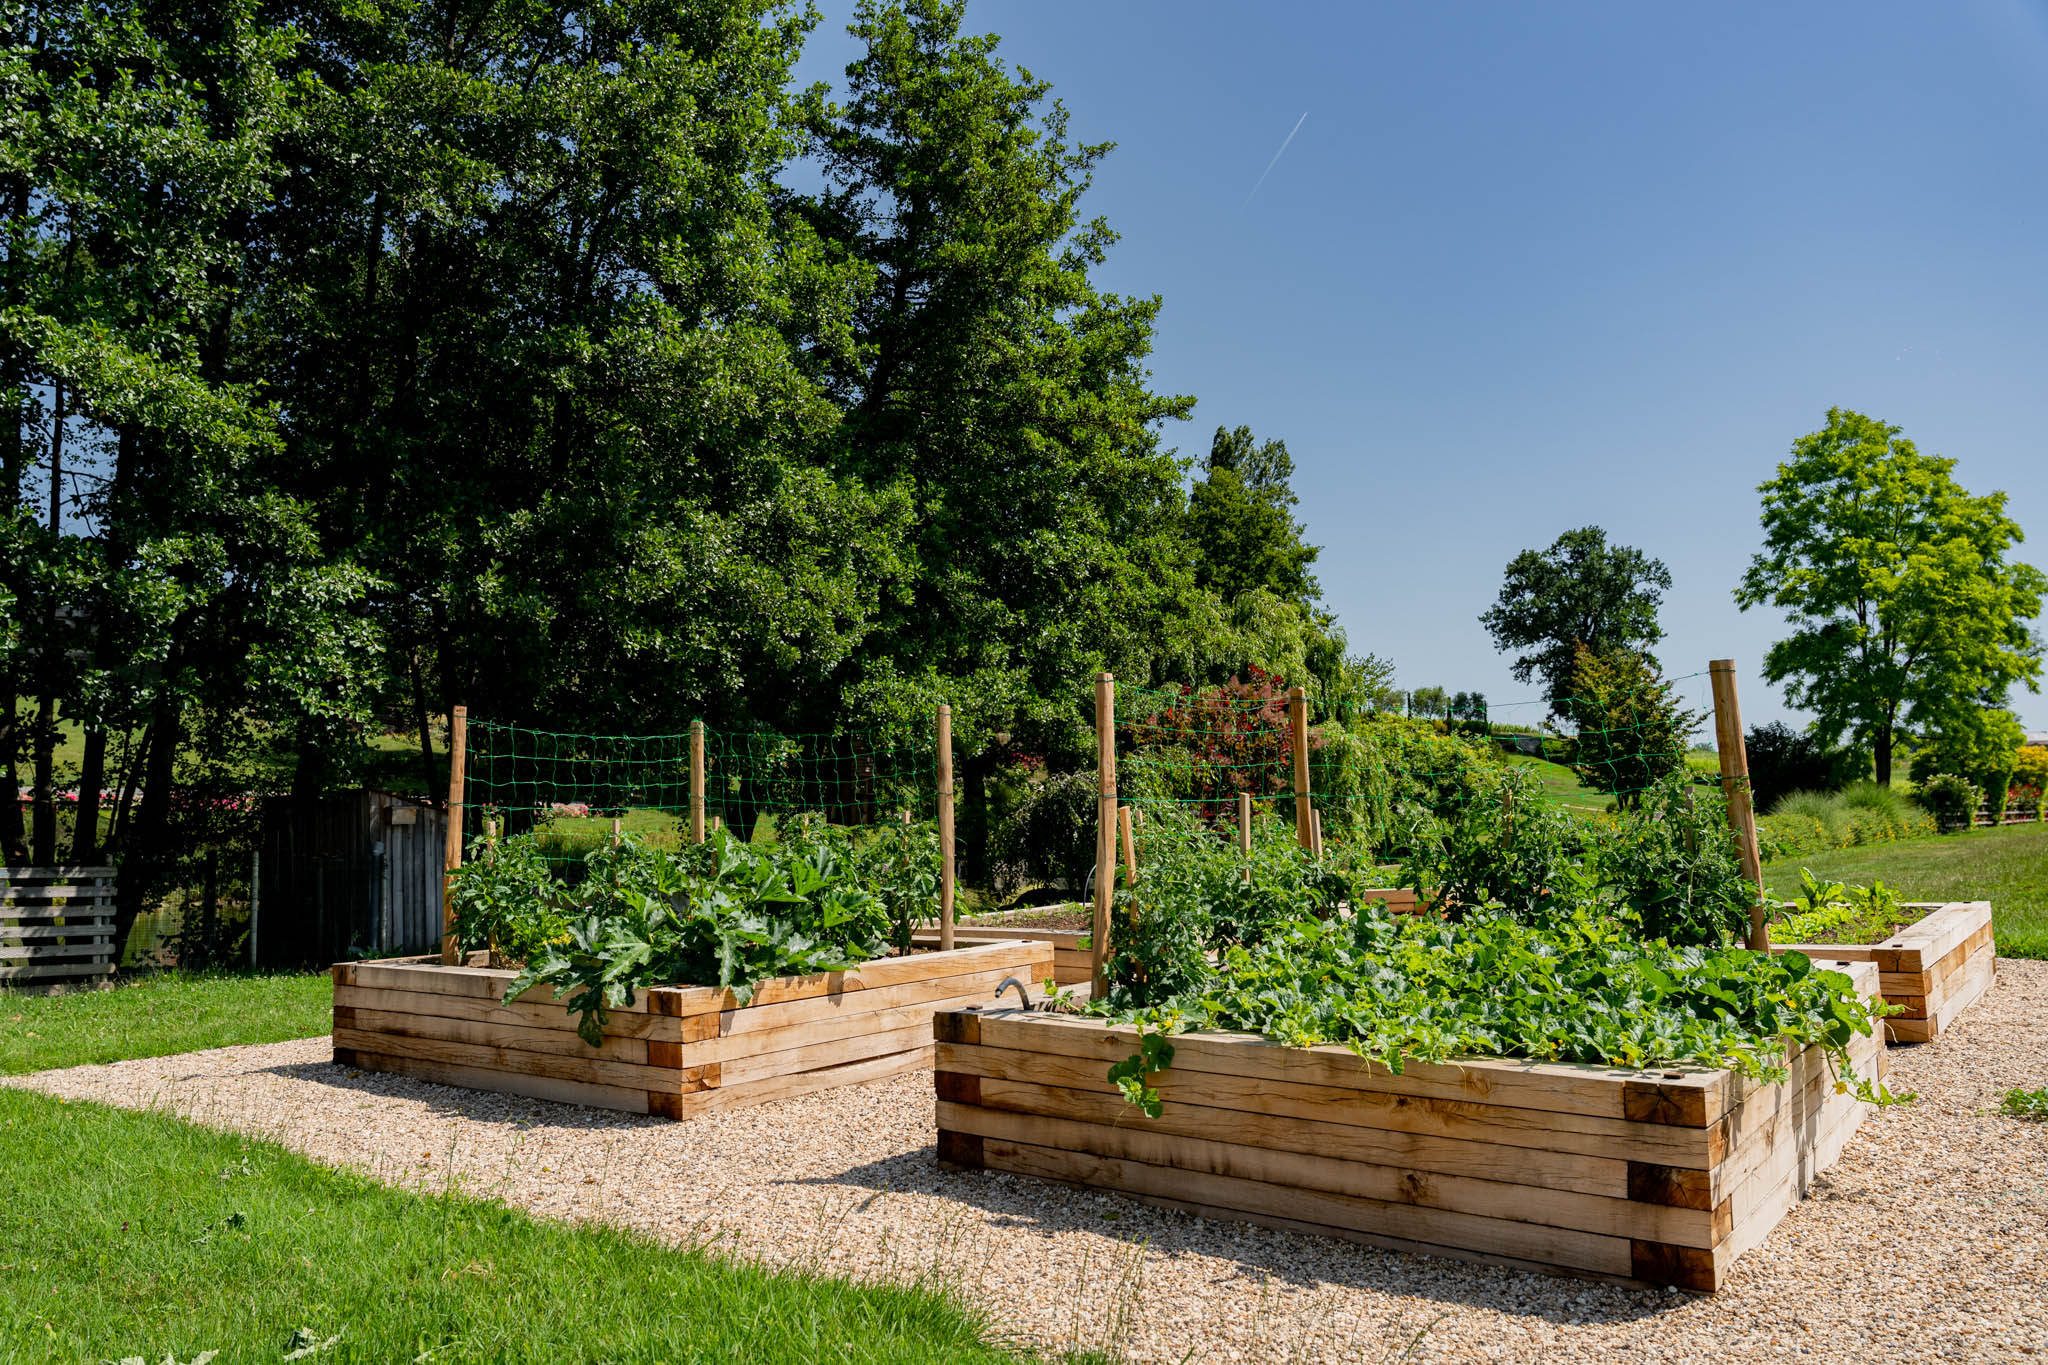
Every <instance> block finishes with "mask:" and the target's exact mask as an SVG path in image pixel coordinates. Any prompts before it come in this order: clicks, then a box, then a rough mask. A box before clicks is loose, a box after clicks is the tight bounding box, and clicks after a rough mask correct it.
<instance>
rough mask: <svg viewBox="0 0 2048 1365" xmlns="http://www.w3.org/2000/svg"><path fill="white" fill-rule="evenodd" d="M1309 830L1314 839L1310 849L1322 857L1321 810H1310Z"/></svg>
mask: <svg viewBox="0 0 2048 1365" xmlns="http://www.w3.org/2000/svg"><path fill="white" fill-rule="evenodd" d="M1308 832H1309V835H1310V838H1311V840H1312V842H1311V843H1310V844H1309V851H1310V852H1311V853H1313V854H1315V855H1316V857H1317V858H1321V857H1322V856H1323V813H1322V812H1321V811H1319V810H1313V809H1311V810H1310V811H1309V813H1308Z"/></svg>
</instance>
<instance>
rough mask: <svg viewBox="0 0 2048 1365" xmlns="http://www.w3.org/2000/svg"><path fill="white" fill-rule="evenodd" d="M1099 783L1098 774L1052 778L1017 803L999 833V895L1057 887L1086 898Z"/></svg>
mask: <svg viewBox="0 0 2048 1365" xmlns="http://www.w3.org/2000/svg"><path fill="white" fill-rule="evenodd" d="M1096 781H1097V779H1096V776H1095V774H1094V773H1092V772H1086V773H1063V774H1059V775H1056V776H1049V777H1047V778H1045V780H1043V781H1042V782H1039V783H1037V784H1036V785H1034V786H1033V787H1032V788H1031V790H1030V792H1029V794H1027V795H1026V796H1025V797H1024V799H1023V800H1022V801H1020V802H1018V803H1017V807H1016V809H1015V810H1013V811H1011V812H1010V814H1009V817H1008V818H1007V819H1006V820H1004V822H1003V823H1002V824H1001V825H999V826H997V829H996V838H995V841H994V842H995V863H996V869H995V881H996V886H997V889H998V890H1001V891H1006V892H1007V891H1014V890H1016V889H1018V888H1019V887H1022V886H1025V885H1028V884H1030V883H1033V882H1041V883H1043V882H1057V883H1059V884H1061V885H1062V886H1064V887H1066V889H1067V890H1068V891H1069V892H1071V893H1073V894H1075V895H1079V894H1080V891H1081V887H1082V885H1083V883H1085V882H1086V881H1087V880H1088V870H1089V869H1090V868H1092V867H1093V866H1095V832H1096V811H1097V802H1096V795H1097V786H1096Z"/></svg>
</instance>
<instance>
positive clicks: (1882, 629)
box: [1735, 408, 2048, 783]
mask: <svg viewBox="0 0 2048 1365" xmlns="http://www.w3.org/2000/svg"><path fill="white" fill-rule="evenodd" d="M1955 463H1956V462H1955V461H1954V460H1952V459H1944V458H1942V457H1940V456H1934V455H1922V454H1921V453H1920V452H1919V451H1918V450H1917V449H1915V448H1914V445H1913V443H1912V442H1911V441H1909V440H1907V439H1906V438H1905V437H1903V436H1902V435H1900V429H1899V428H1898V427H1895V426H1888V425H1886V424H1885V423H1883V422H1880V421H1877V420H1876V419H1874V418H1871V417H1866V416H1864V415H1863V414H1861V413H1857V412H1850V411H1848V410H1846V409H1843V408H1830V409H1829V410H1828V416H1827V425H1826V426H1824V427H1822V428H1821V429H1820V430H1819V431H1816V432H1813V433H1811V434H1809V435H1806V436H1802V437H1800V438H1799V439H1798V440H1796V441H1794V442H1793V443H1792V457H1791V458H1790V459H1789V460H1787V461H1785V462H1784V463H1782V464H1780V465H1779V466H1778V473H1777V476H1776V477H1775V478H1772V479H1770V480H1768V481H1767V482H1765V483H1763V484H1761V485H1760V486H1759V487H1758V492H1760V493H1762V494H1763V517H1762V520H1763V530H1764V548H1763V549H1762V550H1761V551H1759V552H1758V553H1757V554H1756V556H1755V557H1754V558H1753V559H1752V560H1751V561H1750V566H1749V570H1748V572H1747V573H1745V574H1744V575H1743V579H1742V583H1741V585H1740V586H1739V587H1737V588H1736V590H1735V600H1736V602H1737V603H1738V604H1739V605H1740V606H1741V607H1742V609H1743V610H1745V611H1747V610H1749V609H1750V608H1752V607H1761V606H1773V607H1777V608H1779V609H1780V610H1782V611H1783V612H1784V613H1785V614H1786V617H1787V619H1788V621H1789V623H1790V624H1791V626H1792V627H1793V633H1792V634H1791V635H1790V636H1788V637H1787V638H1785V639H1783V640H1780V641H1778V642H1777V643H1776V644H1774V645H1772V646H1771V649H1770V652H1769V653H1768V654H1766V655H1765V656H1764V676H1765V677H1767V678H1769V679H1770V680H1771V681H1772V682H1783V683H1785V684H1786V689H1785V695H1786V699H1787V700H1788V701H1790V702H1791V703H1792V705H1794V706H1797V707H1802V708H1804V709H1806V710H1810V711H1812V712H1813V713H1814V728H1815V732H1816V733H1817V734H1819V735H1821V736H1822V737H1823V738H1825V739H1828V740H1830V741H1833V740H1836V739H1839V738H1840V737H1841V735H1842V734H1843V733H1844V732H1845V731H1847V732H1850V733H1852V734H1854V735H1855V736H1856V738H1857V739H1858V740H1859V741H1860V742H1862V743H1865V744H1868V745H1869V746H1870V748H1871V751H1872V757H1873V759H1874V763H1875V768H1876V773H1877V780H1878V781H1879V782H1882V783H1889V782H1890V781H1891V774H1892V750H1893V745H1894V743H1895V741H1896V739H1897V737H1898V734H1899V732H1900V730H1901V729H1902V728H1903V727H1906V726H1923V725H1924V726H1929V727H1932V728H1934V729H1937V730H1938V729H1941V728H1942V727H1943V724H1944V721H1945V720H1947V719H1949V718H1951V717H1957V716H1961V715H1964V714H1968V715H1975V714H1976V713H1977V712H1979V711H1980V710H1981V708H1982V707H1984V706H1986V705H1992V706H1996V705H1999V704H2001V703H2002V702H2003V700H2004V698H2005V696H2006V693H2007V691H2008V690H2009V689H2010V688H2011V687H2012V686H2013V685H2014V684H2015V683H2026V684H2028V685H2032V684H2034V683H2035V682H2036V681H2037V680H2038V679H2039V677H2040V673H2041V650H2040V645H2039V642H2038V641H2037V640H2036V639H2035V637H2034V636H2033V634H2032V632H2031V631H2030V630H2029V629H2028V627H2027V622H2028V621H2029V620H2030V619H2031V618H2033V617H2034V616H2036V615H2037V614H2039V612H2040V610H2041V593H2042V591H2043V589H2044V587H2048V579H2044V578H2043V576H2042V575H2041V573H2040V571H2039V570H2037V569H2035V568H2034V567H2033V566H2031V565H2028V564H2023V563H2020V562H2018V561H2016V560H2009V559H2008V557H2007V556H2008V554H2009V553H2010V551H2011V550H2012V548H2013V546H2015V545H2017V544H2019V543H2020V542H2021V541H2022V540H2023V539H2024V537H2023V535H2022V533H2021V531H2020V527H2019V524H2018V523H2017V522H2015V521H2014V520H2013V519H2012V518H2011V517H2010V516H2008V515H2006V511H2005V502H2006V498H2005V494H2004V493H1989V494H1985V495H1982V496H1977V495H1973V494H1971V493H1970V492H1969V491H1968V490H1966V489H1964V488H1963V487H1962V485H1961V484H1959V483H1957V482H1956V480H1955V478H1954V472H1953V471H1954V469H1955Z"/></svg>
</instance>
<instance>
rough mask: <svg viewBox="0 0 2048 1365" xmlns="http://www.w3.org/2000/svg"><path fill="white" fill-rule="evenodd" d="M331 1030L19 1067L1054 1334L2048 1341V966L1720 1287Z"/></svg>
mask: <svg viewBox="0 0 2048 1365" xmlns="http://www.w3.org/2000/svg"><path fill="white" fill-rule="evenodd" d="M327 1052H328V1047H327V1042H326V1040H325V1039H307V1040H305V1041H302V1042H295V1043H280V1044H275V1045H272V1046H267V1047H243V1048H223V1049H220V1050H218V1051H213V1052H198V1053H190V1054H187V1055H184V1056H179V1057H165V1058H157V1059H154V1060H150V1061H140V1062H122V1063H117V1064H115V1065H112V1066H99V1067H79V1068H76V1069H74V1070H70V1071H56V1072H45V1073H43V1074H41V1075H38V1076H34V1077H28V1078H22V1079H19V1080H17V1081H15V1082H14V1083H15V1084H26V1085H30V1086H33V1087H34V1088H36V1089H40V1090H44V1091H47V1092H50V1093H52V1094H58V1095H65V1096H70V1097H74V1098H78V1099H92V1100H103V1101H108V1102H111V1103H115V1104H121V1105H127V1106H131V1107H144V1106H160V1107H167V1108H169V1109H171V1110H174V1111H175V1112H177V1113H179V1114H181V1115H183V1116H185V1117H187V1118H189V1119H192V1120H195V1121H197V1122H200V1123H206V1124H212V1125H216V1126H219V1127H223V1128H232V1129H238V1130H241V1131H245V1132H250V1133H257V1134H262V1135H265V1136H270V1137H274V1138H276V1139H277V1140H279V1141H281V1142H283V1143H284V1144H285V1145H286V1146H288V1147H291V1148H293V1149H295V1150H297V1151H300V1152H303V1153H305V1154H306V1155H308V1156H311V1157H313V1158H315V1159H317V1160H320V1161H326V1162H331V1163H334V1164H336V1165H343V1166H352V1167H356V1168H358V1169H362V1170H366V1171H368V1172H370V1173H372V1174H373V1175H375V1176H376V1177H377V1178H379V1179H382V1180H385V1181H388V1182H390V1183H392V1184H396V1185H404V1186H411V1187H418V1188H423V1189H430V1190H436V1191H438V1190H441V1189H445V1188H447V1187H448V1186H449V1185H450V1184H451V1183H457V1184H459V1185H461V1186H462V1187H463V1188H465V1189H467V1190H469V1191H471V1192H473V1193H478V1194H483V1195H489V1196H495V1197H497V1198H501V1199H504V1200H506V1201H508V1202H510V1203H513V1204H517V1205H519V1206H521V1207H523V1208H526V1209H529V1210H531V1211H533V1212H534V1213H537V1214H541V1215H544V1216H548V1217H559V1218H586V1219H604V1220H608V1221H611V1222H615V1223H620V1224H624V1225H627V1226H631V1227H636V1228H641V1229H645V1230H646V1231H649V1232H651V1233H654V1234H656V1235H657V1236H660V1237H663V1238H666V1239H669V1240H671V1241H702V1242H708V1243H713V1244H716V1245H719V1246H722V1247H725V1248H728V1249H730V1250H731V1251H732V1252H733V1253H735V1254H738V1255H742V1256H747V1257H751V1258H754V1259H757V1260H760V1261H763V1262H768V1263H800V1264H805V1265H810V1266H815V1267H819V1268H823V1269H826V1270H830V1271H833V1272H836V1273H842V1274H848V1275H854V1276H892V1277H901V1278H909V1277H917V1276H925V1275H933V1274H936V1275H937V1276H938V1277H939V1278H940V1279H942V1280H945V1281H948V1282H951V1283H954V1284H957V1285H958V1286H959V1287H960V1289H961V1290H962V1291H963V1292H965V1293H966V1294H967V1295H968V1296H969V1297H970V1298H972V1299H974V1300H975V1301H977V1302H979V1303H981V1304H983V1305H985V1306H986V1307H987V1308H988V1309H989V1310H990V1311H991V1312H992V1313H993V1314H994V1315H995V1318H996V1321H997V1324H998V1326H999V1328H1000V1329H1001V1330H1003V1331H1005V1332H1009V1333H1014V1334H1016V1336H1017V1337H1019V1338H1021V1339H1023V1340H1027V1341H1030V1342H1032V1343H1035V1344H1037V1345H1039V1346H1041V1347H1046V1348H1051V1349H1059V1348H1062V1347H1066V1346H1072V1345H1082V1346H1106V1347H1109V1348H1111V1349H1112V1350H1121V1351H1123V1352H1125V1353H1126V1354H1127V1355H1128V1356H1129V1357H1130V1358H1131V1359H1132V1360H1134V1361H1181V1360H1184V1359H1185V1360H1191V1361H1302V1362H1307V1361H1346V1362H1356V1361H1380V1360H1418V1361H1453V1360H1455V1361H1484V1360H1507V1361H1536V1360H1541V1361H1572V1360H1587V1361H1591V1360H1603V1361H1604V1360H1609V1359H1621V1360H1628V1361H1679V1360H1714V1361H1717V1362H1718V1361H1737V1360H1741V1361H1747V1360H1774V1359H1779V1358H1785V1359H1802V1360H1844V1361H1848V1360H1854V1361H1857V1362H1859V1363H1863V1362H1868V1361H1871V1360H1875V1359H1885V1360H1896V1361H1902V1362H1905V1361H1928V1360H1944V1361H1948V1360H1961V1361H2007V1360H2018V1359H2028V1358H2048V1124H2026V1123H2021V1122H2019V1121H2017V1120H2013V1119H2007V1118H2001V1117H1998V1116H1997V1115H1996V1114H1994V1113H1992V1112H1991V1111H1992V1110H1993V1108H1994V1107H1995V1105H1996V1104H1997V1101H1998V1097H1999V1096H2000V1095H2001V1094H2003V1093H2004V1091H2005V1090H2006V1089H2008V1088H2009V1087H2012V1086H2016V1085H2023V1086H2026V1087H2028V1088H2033V1087H2036V1086H2041V1085H2048V962H2012V963H2002V964H2001V965H2000V967H1999V980H1998V986H1997V988H1996V989H1994V990H1993V991H1991V992H1989V993H1987V994H1986V995H1985V996H1984V998H1983V999H1982V1000H1981V1001H1980V1002H1979V1003H1978V1004H1977V1005H1976V1006H1975V1007H1974V1008H1973V1009H1972V1010H1971V1011H1970V1013H1969V1014H1968V1015H1967V1016H1966V1017H1965V1018H1964V1019H1963V1020H1962V1022H1961V1023H1960V1024H1959V1025H1958V1026H1956V1028H1955V1029H1954V1030H1953V1031H1952V1032H1951V1033H1950V1034H1949V1035H1948V1036H1946V1037H1944V1038H1943V1039H1942V1040H1941V1041H1940V1042H1937V1043H1933V1044H1930V1045H1926V1046H1922V1047H1910V1048H1899V1049H1894V1052H1893V1058H1894V1069H1893V1073H1892V1077H1891V1083H1892V1085H1893V1086H1894V1087H1895V1088H1897V1089H1900V1090H1917V1091H1918V1092H1919V1094H1920V1100H1919V1102H1918V1103H1917V1104H1915V1105H1911V1106H1908V1107H1905V1108H1901V1109H1896V1110H1893V1111H1890V1112H1887V1113H1881V1114H1876V1115H1873V1116H1872V1118H1871V1119H1870V1120H1869V1121H1868V1122H1866V1124H1865V1125H1864V1127H1863V1129H1862V1131H1861V1132H1860V1133H1859V1134H1858V1136H1857V1137H1856V1138H1855V1139H1854V1140H1853V1141H1852V1142H1851V1143H1850V1145H1849V1148H1848V1150H1847V1152H1846V1154H1845V1155H1844V1157H1843V1159H1842V1161H1841V1162H1840V1163H1839V1164H1838V1165H1837V1166H1836V1167H1835V1168H1834V1170H1833V1171H1831V1172H1830V1173H1829V1174H1828V1175H1826V1176H1825V1177H1823V1178H1822V1180H1821V1181H1820V1183H1819V1185H1818V1186H1817V1188H1816V1190H1815V1192H1814V1195H1813V1197H1811V1198H1809V1199H1808V1200H1807V1201H1806V1202H1805V1203H1804V1204H1802V1205H1801V1206H1800V1207H1799V1208H1798V1209H1796V1210H1794V1211H1793V1213H1792V1214H1791V1215H1790V1216H1789V1217H1787V1218H1786V1219H1785V1221H1784V1222H1783V1223H1781V1224H1780V1225H1779V1227H1778V1230H1777V1231H1776V1233H1774V1234H1773V1235H1772V1237H1771V1238H1770V1240H1769V1241H1768V1242H1766V1243H1765V1244H1764V1245H1763V1246H1762V1247H1759V1248H1757V1249H1756V1250H1753V1251H1751V1252H1750V1253H1748V1254H1747V1255H1745V1256H1744V1257H1743V1258H1742V1259H1741V1260H1740V1261H1739V1262H1737V1264H1736V1269H1735V1274H1734V1278H1733V1280H1732V1282H1731V1283H1730V1284H1729V1285H1728V1287H1727V1288H1725V1289H1724V1290H1723V1291H1722V1292H1721V1293H1720V1294H1718V1295H1714V1296H1711V1297H1706V1296H1695V1295H1690V1294H1684V1293H1680V1292H1678V1291H1675V1290H1674V1291H1658V1292H1640V1291H1632V1290H1626V1289H1621V1288H1617V1287H1613V1286H1609V1285H1601V1284H1594V1283H1589V1282H1585V1281H1576V1280H1570V1279H1562V1278H1551V1277H1548V1276H1541V1275H1533V1274H1525V1273H1521V1272H1515V1271H1506V1270H1495V1269H1489V1268H1485V1267H1478V1266H1471V1265H1466V1264H1464V1263H1462V1262H1457V1261H1450V1260H1440V1259H1435V1258H1428V1257H1413V1256H1403V1255H1398V1254H1394V1253H1389V1252H1381V1251H1375V1250H1372V1249H1369V1248H1365V1247H1358V1246H1353V1245H1351V1244H1349V1243H1343V1242H1337V1241H1332V1240H1325V1239H1322V1238H1317V1237H1311V1236H1307V1235H1302V1234H1295V1233H1283V1232H1271V1231H1266V1230H1263V1229H1258V1228H1251V1227H1245V1226H1239V1225H1234V1224H1224V1223H1205V1222H1202V1221H1200V1220H1198V1219H1194V1218H1191V1217H1188V1216H1186V1215H1183V1214H1178V1213H1170V1212H1166V1211H1162V1210H1155V1209H1152V1208H1149V1207H1147V1206H1145V1205H1142V1204H1137V1203H1134V1202H1131V1201H1127V1200H1123V1199H1119V1198H1117V1197H1115V1196H1111V1195H1105V1194H1095V1193H1091V1192H1088V1191H1083V1190H1075V1189H1069V1188H1066V1187H1064V1186H1057V1185H1050V1184H1045V1183H1041V1182H1037V1181H1032V1180H1027V1179H1024V1178H1021V1177H1015V1176H1007V1175H1000V1174H991V1173H987V1172H969V1173H953V1172H944V1171H941V1170H939V1169H938V1167H937V1165H936V1164H935V1162H934V1160H933V1156H932V1143H933V1130H932V1095H931V1083H930V1080H929V1078H928V1077H925V1076H922V1075H914V1076H906V1077H902V1078H899V1079H896V1080H891V1081H882V1082H877V1083H875V1084H872V1085H866V1086H858V1087H854V1088H851V1089H847V1090H842V1091H838V1092H836V1093H831V1094H826V1095H819V1096H814V1097H810V1098H805V1099H799V1100H791V1101H786V1102H784V1103H780V1104H773V1105H766V1106H762V1107H759V1108H755V1109H749V1110H741V1111H739V1112H736V1113H731V1114H726V1115H720V1116H715V1117H711V1118H706V1119H699V1120H695V1121H693V1122H689V1123H666V1122H662V1121H659V1120H649V1119H643V1118H635V1117H631V1116H626V1115H618V1114H610V1113H605V1112H602V1111H597V1110H589V1109H580V1108H573V1107H568V1106H560V1105H550V1104H543V1103H540V1102H538V1101H529V1100H521V1099H517V1098H512V1097H505V1096H498V1095H490V1094H483V1093H480V1092H475V1091H466V1090H454V1089H449V1088H446V1087H443V1086H436V1085H429V1084H425V1083H423V1082H417V1081H411V1080H406V1079H403V1078H400V1077H395V1076H380V1075H369V1074H363V1073H357V1072H351V1071H347V1070H343V1069H339V1068H336V1067H335V1066H333V1065H332V1064H331V1063H330V1062H328V1060H327Z"/></svg>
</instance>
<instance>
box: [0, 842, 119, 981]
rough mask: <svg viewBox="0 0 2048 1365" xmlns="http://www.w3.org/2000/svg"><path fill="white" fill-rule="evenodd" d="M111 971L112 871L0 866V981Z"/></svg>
mask: <svg viewBox="0 0 2048 1365" xmlns="http://www.w3.org/2000/svg"><path fill="white" fill-rule="evenodd" d="M113 968H114V869H113V868H111V867H10V868H0V982H14V981H41V980H55V979H60V978H65V977H92V976H105V975H106V974H107V973H108V972H110V971H112V970H113Z"/></svg>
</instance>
